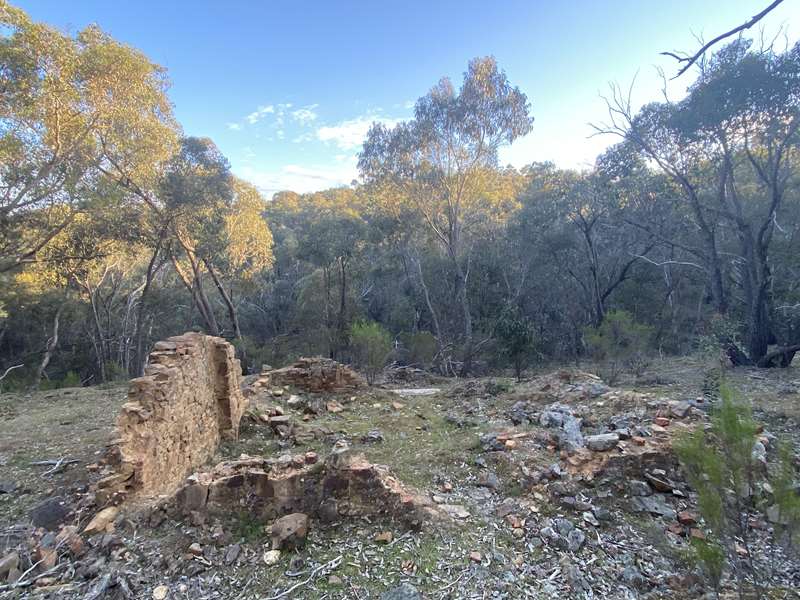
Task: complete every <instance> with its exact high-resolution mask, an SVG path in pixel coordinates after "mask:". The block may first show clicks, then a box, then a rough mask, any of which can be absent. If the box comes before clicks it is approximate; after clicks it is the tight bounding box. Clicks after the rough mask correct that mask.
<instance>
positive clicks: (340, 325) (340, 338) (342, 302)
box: [336, 256, 347, 352]
mask: <svg viewBox="0 0 800 600" xmlns="http://www.w3.org/2000/svg"><path fill="white" fill-rule="evenodd" d="M337 260H338V262H339V278H340V283H341V285H340V286H339V318H338V321H337V327H336V329H337V331H338V334H337V336H336V338H337V339H336V345H337V351H338V352H341V351H342V350H343V349H344V347H345V340H346V338H347V333H346V325H347V273H346V270H345V267H346V265H347V261H346V260H345V258H344V257H343V256H340V257H339V258H338V259H337Z"/></svg>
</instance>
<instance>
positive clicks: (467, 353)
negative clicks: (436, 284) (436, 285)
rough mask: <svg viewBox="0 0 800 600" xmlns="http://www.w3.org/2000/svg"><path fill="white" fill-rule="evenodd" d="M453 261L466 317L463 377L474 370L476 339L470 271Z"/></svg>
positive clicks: (462, 365)
mask: <svg viewBox="0 0 800 600" xmlns="http://www.w3.org/2000/svg"><path fill="white" fill-rule="evenodd" d="M453 263H454V265H455V269H456V275H457V276H458V279H459V282H460V284H459V300H460V303H461V311H462V313H463V317H464V347H463V362H462V364H461V373H460V376H461V377H466V376H467V375H469V373H470V371H472V354H473V352H474V349H475V348H474V340H473V331H472V311H471V310H470V304H469V294H468V293H467V279H468V278H469V273H468V272H467V273H465V272H464V270H463V269H462V268H461V265H460V264H459V263H458V260H457V259H456V258H455V256H454V257H453Z"/></svg>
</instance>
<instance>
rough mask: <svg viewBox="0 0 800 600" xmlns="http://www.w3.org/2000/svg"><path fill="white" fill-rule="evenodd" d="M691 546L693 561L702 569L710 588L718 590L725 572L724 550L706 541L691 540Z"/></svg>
mask: <svg viewBox="0 0 800 600" xmlns="http://www.w3.org/2000/svg"><path fill="white" fill-rule="evenodd" d="M691 544H692V552H693V554H694V559H695V561H696V562H698V563H699V564H700V566H701V567H702V569H703V573H705V575H706V577H707V579H708V582H709V583H710V584H711V586H712V587H713V588H714V589H715V590H719V585H720V582H721V581H722V574H723V573H724V572H725V550H724V549H723V548H722V546H720V545H719V544H717V543H715V542H710V541H708V540H700V539H692V542H691Z"/></svg>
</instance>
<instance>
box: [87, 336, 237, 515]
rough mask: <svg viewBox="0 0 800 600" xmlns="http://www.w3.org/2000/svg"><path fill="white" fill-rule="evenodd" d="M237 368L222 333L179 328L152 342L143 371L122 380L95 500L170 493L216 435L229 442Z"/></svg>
mask: <svg viewBox="0 0 800 600" xmlns="http://www.w3.org/2000/svg"><path fill="white" fill-rule="evenodd" d="M241 373H242V370H241V366H240V364H239V361H238V360H237V359H236V358H235V355H234V348H233V346H231V344H229V343H228V342H226V341H225V340H223V339H222V338H218V337H212V336H208V335H203V334H200V333H186V334H184V335H182V336H176V337H171V338H169V339H168V340H166V341H162V342H158V343H157V344H156V345H155V349H154V351H153V352H152V353H151V354H150V361H149V366H148V367H147V368H146V370H145V376H144V377H139V378H137V379H132V380H131V382H130V388H129V391H128V402H127V403H126V404H124V405H123V407H122V412H121V414H120V416H119V419H118V421H117V429H118V433H119V436H118V439H117V440H116V441H115V442H114V444H113V445H112V447H111V452H110V453H109V461H108V462H109V465H110V474H108V475H107V476H106V477H105V478H104V479H103V480H101V481H100V482H99V483H98V486H97V496H98V501H99V502H100V503H106V502H109V501H114V502H117V501H121V500H123V499H125V498H127V497H130V496H134V495H135V496H142V497H151V496H156V495H159V494H169V493H172V492H174V491H175V489H176V488H177V487H178V486H179V485H180V484H181V483H182V482H183V480H184V478H185V477H186V475H188V474H189V473H190V472H191V471H193V470H194V469H196V468H197V467H198V466H200V465H202V464H204V463H205V462H206V461H208V459H209V458H211V456H213V454H214V453H215V452H216V450H217V447H218V446H219V444H220V441H221V440H222V439H236V438H237V437H238V435H239V421H240V419H241V417H242V414H243V412H244V409H245V406H246V400H245V398H244V396H243V395H242V392H241V388H240V378H241Z"/></svg>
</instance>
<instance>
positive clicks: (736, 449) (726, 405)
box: [674, 383, 800, 595]
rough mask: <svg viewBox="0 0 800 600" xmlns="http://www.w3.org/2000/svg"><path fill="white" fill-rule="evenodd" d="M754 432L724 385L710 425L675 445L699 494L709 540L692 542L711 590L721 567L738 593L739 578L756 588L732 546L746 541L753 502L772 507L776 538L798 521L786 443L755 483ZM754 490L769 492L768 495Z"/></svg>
mask: <svg viewBox="0 0 800 600" xmlns="http://www.w3.org/2000/svg"><path fill="white" fill-rule="evenodd" d="M758 431H759V426H758V424H757V423H756V422H755V421H754V420H753V417H752V414H751V411H750V408H749V407H748V406H747V405H746V404H744V403H743V402H741V401H739V400H738V399H737V398H736V396H735V394H734V392H733V390H731V389H730V388H729V387H728V386H727V385H726V384H724V383H723V384H722V385H721V386H720V392H719V402H718V405H717V406H716V407H715V409H714V412H713V415H712V418H711V427H710V428H709V429H707V430H706V429H704V428H702V427H698V428H697V429H695V431H693V432H692V433H690V434H687V435H685V436H684V437H683V438H682V439H680V440H679V441H678V442H677V443H676V444H675V446H674V447H675V451H676V453H677V455H678V458H679V460H680V462H681V465H682V467H683V470H684V472H685V473H686V476H687V479H688V481H689V483H690V484H691V486H692V487H693V488H694V489H695V491H696V492H697V494H698V507H699V509H700V514H701V515H702V517H703V520H704V521H705V524H706V526H707V528H708V532H709V539H708V541H704V540H695V541H694V542H693V547H694V551H695V556H696V558H697V559H698V560H699V562H700V563H701V564H702V566H703V569H704V571H705V572H706V574H707V576H708V578H709V581H710V583H712V585H713V586H714V587H715V588H718V587H719V582H720V579H721V577H722V573H723V571H724V569H725V567H726V566H728V567H731V568H732V569H733V571H734V574H735V575H736V578H737V581H738V582H739V587H740V595H741V590H742V586H743V582H745V581H747V580H749V581H751V582H752V583H753V584H754V586H755V587H756V588H757V589H760V584H759V581H760V578H761V577H762V574H760V573H759V572H757V571H756V569H755V568H753V565H752V564H751V563H750V562H748V561H743V560H741V559H740V557H739V553H738V552H737V549H736V547H737V545H738V544H746V540H747V539H748V532H747V529H748V527H749V525H748V520H749V519H748V517H749V513H750V512H752V511H754V510H756V508H757V507H758V506H761V507H768V506H772V507H776V508H777V517H778V518H777V520H778V521H779V523H780V526H779V527H777V528H776V530H775V536H776V538H777V537H780V536H781V535H784V536H787V537H788V539H789V540H791V539H792V536H793V535H795V534H796V532H797V531H798V526H799V525H800V496H798V494H797V492H796V490H795V489H794V486H795V478H796V472H795V468H794V465H793V462H792V461H793V456H792V451H791V449H790V448H788V446H785V445H782V446H780V453H779V459H780V460H779V461H778V465H777V468H776V469H775V472H774V473H773V475H772V477H770V479H769V481H768V483H769V485H761V486H759V485H757V484H756V482H757V480H758V479H759V478H761V477H762V469H761V468H760V465H759V463H758V461H757V459H756V458H755V457H754V453H753V449H754V447H755V444H756V441H757V433H758ZM759 490H772V491H771V497H770V494H768V493H766V492H760V491H759ZM745 550H747V548H745Z"/></svg>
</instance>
